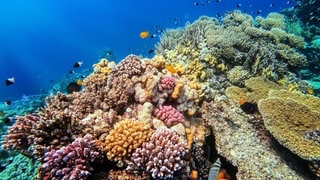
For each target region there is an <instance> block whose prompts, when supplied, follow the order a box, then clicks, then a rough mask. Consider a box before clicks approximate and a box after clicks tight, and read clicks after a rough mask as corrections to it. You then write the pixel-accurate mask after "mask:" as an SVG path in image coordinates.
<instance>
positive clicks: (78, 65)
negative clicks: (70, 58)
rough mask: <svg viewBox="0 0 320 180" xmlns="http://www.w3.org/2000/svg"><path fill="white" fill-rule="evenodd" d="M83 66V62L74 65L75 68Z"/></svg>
mask: <svg viewBox="0 0 320 180" xmlns="http://www.w3.org/2000/svg"><path fill="white" fill-rule="evenodd" d="M82 64H83V62H82V61H78V62H76V63H74V65H73V67H74V68H78V67H80V66H82Z"/></svg>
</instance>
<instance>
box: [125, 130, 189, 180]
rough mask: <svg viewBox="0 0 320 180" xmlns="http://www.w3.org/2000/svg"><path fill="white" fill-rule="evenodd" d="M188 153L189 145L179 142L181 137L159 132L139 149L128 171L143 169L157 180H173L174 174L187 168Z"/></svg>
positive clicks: (171, 132)
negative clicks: (186, 158) (186, 157)
mask: <svg viewBox="0 0 320 180" xmlns="http://www.w3.org/2000/svg"><path fill="white" fill-rule="evenodd" d="M186 153H188V148H187V144H185V143H181V142H179V136H178V135H176V134H175V132H173V131H171V130H167V129H159V130H157V131H156V132H155V133H154V134H153V135H152V136H151V138H150V141H148V142H144V143H143V144H142V147H141V148H137V149H136V150H135V151H134V152H133V154H132V157H131V162H129V164H128V168H127V170H128V171H133V172H134V171H136V170H139V169H142V170H144V171H146V172H147V173H149V174H151V176H152V177H153V178H155V179H171V178H173V177H174V173H176V172H178V171H180V170H182V169H183V168H185V167H186V166H187V162H186V161H185V160H184V156H185V155H186Z"/></svg>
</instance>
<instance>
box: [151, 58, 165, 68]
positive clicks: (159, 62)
mask: <svg viewBox="0 0 320 180" xmlns="http://www.w3.org/2000/svg"><path fill="white" fill-rule="evenodd" d="M165 63H166V59H165V58H164V57H163V56H162V55H155V56H154V57H153V58H152V59H151V64H152V66H153V67H155V68H158V69H163V68H164V66H165Z"/></svg>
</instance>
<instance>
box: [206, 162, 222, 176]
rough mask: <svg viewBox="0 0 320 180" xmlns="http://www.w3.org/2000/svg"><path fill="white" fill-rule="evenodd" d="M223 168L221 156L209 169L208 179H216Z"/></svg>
mask: <svg viewBox="0 0 320 180" xmlns="http://www.w3.org/2000/svg"><path fill="white" fill-rule="evenodd" d="M220 169H221V161H220V158H219V157H218V159H217V160H216V162H215V163H214V164H213V165H212V166H211V168H210V170H209V176H208V180H216V179H217V177H218V174H219V171H220Z"/></svg>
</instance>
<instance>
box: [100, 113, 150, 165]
mask: <svg viewBox="0 0 320 180" xmlns="http://www.w3.org/2000/svg"><path fill="white" fill-rule="evenodd" d="M152 133H153V130H152V128H151V125H150V124H149V123H147V122H145V121H135V120H132V119H125V120H122V121H120V122H118V123H116V124H115V125H114V128H113V129H112V130H111V131H110V133H109V134H108V136H107V137H106V139H105V142H104V143H105V145H106V147H105V148H104V151H105V152H106V153H107V157H108V159H109V160H112V161H115V162H117V163H118V166H120V167H122V166H123V165H124V163H125V161H126V160H127V159H128V158H129V157H130V155H131V153H132V152H133V151H134V150H135V149H136V148H138V147H140V146H141V144H142V143H143V142H145V141H148V139H149V138H150V136H151V135H152Z"/></svg>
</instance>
